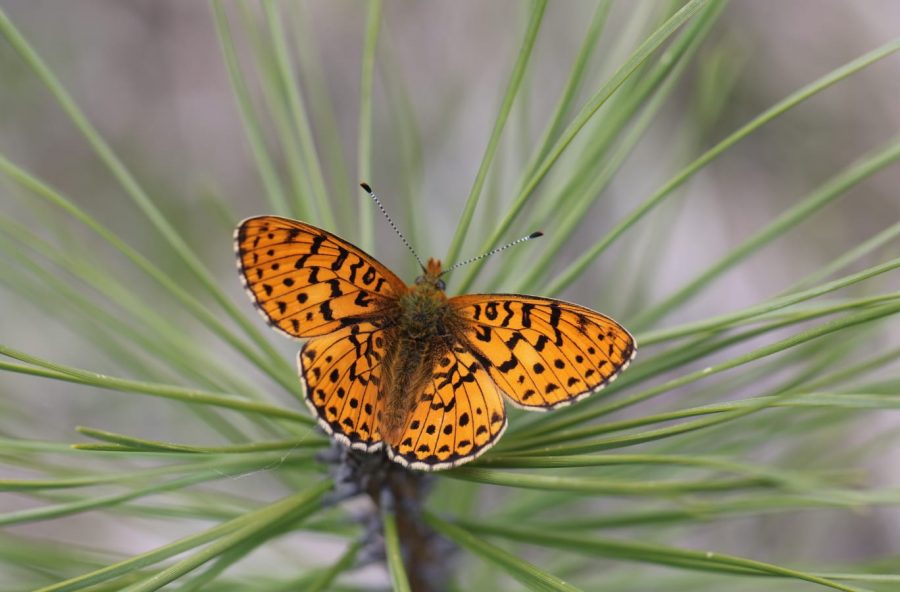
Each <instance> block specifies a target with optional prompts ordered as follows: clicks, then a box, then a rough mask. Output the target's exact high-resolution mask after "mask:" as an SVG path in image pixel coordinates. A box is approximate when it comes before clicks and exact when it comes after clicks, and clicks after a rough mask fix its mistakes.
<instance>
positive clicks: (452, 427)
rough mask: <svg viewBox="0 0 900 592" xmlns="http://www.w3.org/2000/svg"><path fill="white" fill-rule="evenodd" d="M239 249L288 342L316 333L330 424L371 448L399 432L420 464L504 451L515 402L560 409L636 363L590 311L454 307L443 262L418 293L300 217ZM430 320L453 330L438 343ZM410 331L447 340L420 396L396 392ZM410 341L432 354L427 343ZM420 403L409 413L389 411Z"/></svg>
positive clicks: (266, 224)
mask: <svg viewBox="0 0 900 592" xmlns="http://www.w3.org/2000/svg"><path fill="white" fill-rule="evenodd" d="M235 250H236V252H237V263H238V269H239V270H240V272H241V280H242V281H243V284H244V287H245V289H246V290H247V292H248V294H249V295H250V297H251V299H252V300H253V302H254V304H255V305H256V307H257V309H258V310H259V311H260V313H261V314H262V316H263V317H264V318H265V320H266V321H267V322H268V323H269V324H270V325H272V326H273V327H274V328H276V329H278V330H279V331H281V332H283V333H285V334H287V335H288V336H290V337H294V338H311V339H309V340H308V341H307V342H306V343H305V344H304V345H303V347H302V348H301V349H300V353H299V356H298V360H297V364H298V371H299V373H300V378H301V382H302V383H303V386H304V389H305V397H306V402H307V404H308V406H309V408H310V410H311V411H312V413H313V414H314V415H315V416H316V418H317V419H318V422H319V424H320V425H321V426H322V428H323V429H324V430H325V431H326V432H327V433H328V434H330V435H331V436H333V437H334V438H335V439H336V440H338V441H339V442H342V443H343V444H345V445H348V446H350V447H352V448H355V449H358V450H364V451H367V452H373V451H376V450H378V449H380V448H381V447H382V446H384V445H385V440H384V438H385V437H387V438H388V441H387V446H386V448H387V454H388V456H389V457H390V458H391V459H392V460H393V461H395V462H397V463H399V464H401V465H403V466H405V467H408V468H411V469H417V470H439V469H447V468H450V467H455V466H458V465H461V464H463V463H466V462H469V461H471V460H472V459H474V458H476V457H478V456H479V455H481V454H483V453H484V452H485V451H486V450H488V449H489V448H490V447H491V446H493V445H494V444H495V443H496V442H497V441H498V440H499V438H500V437H501V436H502V435H503V432H504V430H505V429H506V425H507V419H506V411H505V409H504V402H503V395H504V394H506V396H508V397H509V399H510V401H511V402H512V403H513V404H515V405H517V406H519V407H523V408H525V409H531V410H536V411H546V410H549V409H554V408H556V407H561V406H563V405H568V404H570V403H572V402H574V401H577V400H578V399H581V398H583V397H585V396H587V395H589V394H591V393H594V392H596V391H598V390H600V389H601V388H603V387H604V386H605V385H607V384H608V383H610V382H612V381H613V380H615V378H616V377H617V376H618V374H619V373H620V372H621V371H622V370H624V369H625V368H626V367H627V366H628V364H629V363H630V362H631V360H632V359H633V358H634V353H635V342H634V338H633V337H632V336H631V335H630V334H629V333H628V331H626V330H625V329H624V328H623V327H622V326H621V325H619V324H618V323H616V322H615V321H613V320H612V319H610V318H608V317H606V316H603V315H601V314H599V313H596V312H594V311H592V310H590V309H587V308H584V307H582V306H578V305H576V304H570V303H567V302H561V301H559V300H551V299H546V298H537V297H532V296H519V295H511V294H474V295H467V296H458V297H455V298H450V299H449V300H446V298H445V296H444V294H443V289H444V288H443V284H442V282H440V279H439V278H440V264H439V263H437V262H435V261H430V262H429V266H428V268H427V269H426V273H425V280H426V281H425V282H424V283H421V282H419V281H418V280H417V283H416V285H415V286H413V287H411V288H410V287H407V286H406V285H405V284H404V283H403V281H402V280H400V279H399V278H398V277H397V276H396V275H394V273H393V272H391V271H390V270H389V269H387V268H386V267H385V266H383V265H382V264H380V263H378V262H377V261H376V260H375V259H373V258H372V257H370V256H369V255H368V254H366V253H365V252H363V251H362V250H360V249H359V248H357V247H355V246H354V245H352V244H350V243H348V242H347V241H344V240H343V239H341V238H338V237H337V236H334V235H333V234H331V233H329V232H326V231H324V230H321V229H319V228H316V227H314V226H310V225H308V224H304V223H302V222H297V221H294V220H288V219H286V218H279V217H277V216H260V217H256V218H249V219H247V220H245V221H244V222H242V223H241V224H240V225H239V226H238V228H237V230H236V231H235ZM429 282H430V283H429ZM420 283H421V284H422V285H421V286H420ZM448 306H449V309H447V308H446V307H448ZM423 319H424V321H423ZM429 319H431V320H430V321H429ZM429 323H442V325H441V326H445V327H446V330H442V331H434V332H433V334H432V333H430V332H429V331H431V329H435V328H436V327H430V328H429V327H427V325H428V324H429ZM443 323H446V325H443ZM407 325H411V326H412V329H410V327H408V326H407ZM420 325H426V327H425V328H424V330H422V327H420ZM413 329H415V330H413ZM398 331H400V333H402V332H403V331H407V332H410V333H411V334H415V335H420V334H424V335H426V336H427V339H435V340H446V342H445V343H444V342H440V341H436V342H435V343H432V344H430V345H435V344H438V345H439V347H437V349H436V350H434V351H435V352H436V353H435V356H436V357H437V359H436V360H434V362H433V368H432V367H422V366H418V367H417V368H415V369H414V371H413V374H414V376H415V381H412V382H414V384H415V385H416V386H415V387H414V388H415V389H416V391H417V392H402V393H398V392H393V391H396V390H397V388H395V387H397V385H403V384H406V385H409V384H410V383H411V381H410V380H408V379H409V376H403V377H400V378H398V377H397V374H398V372H400V373H404V372H405V373H409V372H410V369H409V368H408V367H406V366H403V365H402V364H400V365H399V366H398V362H397V361H396V360H397V359H403V356H399V357H398V355H397V351H400V350H399V349H397V348H401V347H402V348H408V347H409V346H408V344H407V345H401V341H400V340H399V338H398V334H399V333H398ZM444 333H448V334H447V335H445V334H444ZM405 339H406V338H405ZM409 339H412V343H413V344H416V345H418V344H421V345H422V346H423V348H424V349H425V350H426V351H430V350H429V347H427V346H429V344H428V343H425V342H424V341H422V340H424V339H426V337H422V338H419V337H415V338H408V339H407V342H408V341H409ZM416 339H420V341H421V343H420V341H416ZM391 340H393V341H391ZM404 343H406V342H404ZM403 351H407V350H406V349H404V350H403ZM441 352H444V353H442V354H441ZM412 359H418V358H412ZM421 359H422V360H424V361H422V363H423V364H424V363H428V364H431V363H432V362H431V358H430V357H428V356H422V357H421ZM392 360H393V361H392ZM383 362H384V367H382V363H383ZM416 363H418V362H416ZM398 368H400V369H402V370H400V369H398ZM383 377H386V379H385V380H383V379H382V378H383ZM423 382H424V388H423V387H422V383H423ZM395 383H396V384H395ZM412 389H413V387H410V388H409V389H408V390H410V391H411V390H412ZM418 391H421V392H418ZM395 397H400V398H399V399H395ZM403 397H414V398H411V399H403ZM398 402H400V403H402V405H401V406H400V407H397V403H398ZM407 402H408V404H407ZM388 405H393V407H389V406H388ZM409 405H412V410H411V411H409V412H408V417H402V416H400V417H398V418H397V419H396V421H395V420H394V418H393V417H394V416H387V417H385V416H384V414H385V413H386V412H387V411H389V410H391V409H394V408H399V409H401V410H402V412H403V413H407V411H406V410H407V409H409ZM382 419H385V420H386V421H385V423H382ZM387 420H390V421H387ZM398 424H402V426H403V427H402V431H401V432H400V435H399V437H398V436H397V429H396V428H397V426H398ZM382 429H384V430H386V432H390V433H388V434H387V435H385V434H382Z"/></svg>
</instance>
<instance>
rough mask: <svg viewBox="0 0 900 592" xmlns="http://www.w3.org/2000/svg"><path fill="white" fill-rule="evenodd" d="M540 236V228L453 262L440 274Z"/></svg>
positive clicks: (541, 233)
mask: <svg viewBox="0 0 900 592" xmlns="http://www.w3.org/2000/svg"><path fill="white" fill-rule="evenodd" d="M540 236H544V233H543V232H541V231H540V230H539V231H537V232H532V233H531V234H529V235H528V236H523V237H522V238H520V239H518V240H514V241H513V242H511V243H509V244H506V245H503V246H502V247H497V248H496V249H491V250H490V251H488V252H487V253H483V254H481V255H479V256H478V257H472V258H471V259H466V260H465V261H460V262H458V263H454V264H453V265H451V266H450V267H448V268H447V269H445V270H444V271H443V272H442V273H441V275H444V274H445V273H447V272H448V271H452V270H454V269H456V268H457V267H462V266H463V265H468V264H469V263H474V262H475V261H478V260H479V259H484V258H485V257H490V256H491V255H494V254H496V253H499V252H500V251H505V250H506V249H508V248H510V247H512V246H513V245H518V244H519V243H524V242H525V241H527V240H531V239H533V238H538V237H540Z"/></svg>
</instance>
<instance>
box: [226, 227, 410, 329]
mask: <svg viewBox="0 0 900 592" xmlns="http://www.w3.org/2000/svg"><path fill="white" fill-rule="evenodd" d="M235 250H236V252H237V258H238V267H239V268H240V271H241V277H242V279H243V282H244V285H245V287H246V288H247V291H248V292H249V293H250V295H251V297H252V298H253V300H254V302H255V303H256V304H257V306H258V307H259V309H260V311H261V312H262V313H263V316H264V317H265V318H266V320H267V321H268V322H269V323H270V324H271V325H272V326H273V327H275V328H277V329H279V330H281V331H283V332H284V333H287V334H288V335H289V336H291V337H313V336H316V335H325V334H327V333H331V332H333V331H337V330H339V329H341V328H343V327H347V326H349V325H351V324H354V323H356V322H359V321H360V320H363V319H369V318H372V317H377V316H378V315H380V314H382V313H383V311H385V310H386V309H389V308H390V306H391V305H392V303H393V302H394V301H395V300H396V298H397V296H399V295H400V294H402V293H403V292H405V291H406V290H407V288H406V285H405V284H404V283H403V281H402V280H401V279H400V278H398V277H397V276H396V275H394V273H393V272H391V271H390V270H389V269H387V268H386V267H385V266H383V265H381V264H380V263H378V262H377V261H376V260H375V259H373V258H372V257H370V256H369V255H367V254H366V253H365V252H363V251H362V250H360V249H359V248H357V247H355V246H353V245H352V244H350V243H348V242H347V241H345V240H343V239H340V238H338V237H336V236H335V235H333V234H331V233H329V232H326V231H324V230H321V229H319V228H316V227H314V226H310V225H308V224H304V223H302V222H297V221H295V220H288V219H286V218H279V217H277V216H260V217H256V218H249V219H247V220H244V221H243V222H242V223H241V224H240V226H238V228H237V230H236V232H235Z"/></svg>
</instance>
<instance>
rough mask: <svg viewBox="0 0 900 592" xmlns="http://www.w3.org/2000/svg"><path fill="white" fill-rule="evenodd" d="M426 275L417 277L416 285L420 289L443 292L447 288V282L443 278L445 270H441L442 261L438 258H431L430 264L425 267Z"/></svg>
mask: <svg viewBox="0 0 900 592" xmlns="http://www.w3.org/2000/svg"><path fill="white" fill-rule="evenodd" d="M423 271H424V272H425V274H424V275H420V276H419V277H417V278H416V287H417V288H418V289H419V290H423V289H424V290H436V291H438V292H443V291H444V290H446V289H447V284H445V283H444V280H442V279H441V276H442V275H443V274H444V272H442V271H441V262H440V261H438V260H437V259H429V260H428V264H427V265H426V266H425V268H424V269H423Z"/></svg>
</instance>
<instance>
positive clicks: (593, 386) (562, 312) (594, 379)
mask: <svg viewBox="0 0 900 592" xmlns="http://www.w3.org/2000/svg"><path fill="white" fill-rule="evenodd" d="M450 304H451V306H452V307H453V308H454V310H455V311H456V313H457V314H458V315H459V316H460V317H462V318H463V319H465V320H466V321H468V322H466V323H464V324H463V327H464V329H463V331H464V333H465V341H466V344H467V345H468V347H470V348H472V350H473V351H474V352H475V353H476V355H477V356H478V358H479V360H480V361H481V363H482V364H483V365H484V366H485V368H486V370H487V371H488V372H489V373H490V376H491V378H493V380H494V382H496V383H497V385H498V386H499V387H500V388H501V389H502V390H503V392H504V393H506V395H507V396H509V398H510V399H511V400H512V401H513V402H514V403H515V404H516V405H518V406H521V407H525V408H528V409H534V410H546V409H553V408H554V407H560V406H563V405H567V404H569V403H571V402H573V401H575V400H578V399H579V398H581V397H584V396H587V395H589V394H591V393H593V392H596V391H598V390H600V389H601V388H603V387H604V386H605V385H606V384H608V383H609V382H610V381H612V380H614V379H615V377H616V376H617V375H618V373H619V372H621V371H622V370H624V369H625V368H626V367H627V366H628V364H629V362H630V361H631V359H632V358H633V357H634V352H635V344H634V338H633V337H632V336H631V335H630V334H629V333H628V331H626V330H625V329H624V328H623V327H622V326H621V325H619V324H618V323H616V322H615V321H613V320H612V319H610V318H608V317H605V316H603V315H601V314H599V313H596V312H594V311H592V310H590V309H587V308H584V307H581V306H578V305H576V304H570V303H567V302H562V301H559V300H550V299H546V298H537V297H533V296H519V295H510V294H471V295H466V296H458V297H456V298H451V299H450Z"/></svg>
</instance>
